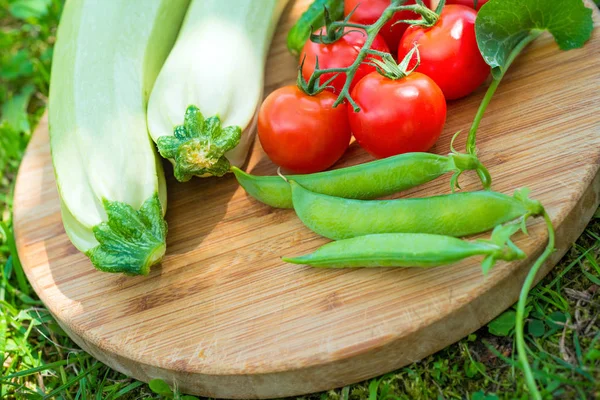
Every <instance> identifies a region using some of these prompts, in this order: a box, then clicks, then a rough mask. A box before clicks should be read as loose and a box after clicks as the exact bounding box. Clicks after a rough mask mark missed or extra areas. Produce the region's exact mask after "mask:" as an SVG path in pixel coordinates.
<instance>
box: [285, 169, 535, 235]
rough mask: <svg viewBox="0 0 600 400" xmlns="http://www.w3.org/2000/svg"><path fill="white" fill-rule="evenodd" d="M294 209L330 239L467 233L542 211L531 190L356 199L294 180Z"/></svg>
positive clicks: (483, 230)
mask: <svg viewBox="0 0 600 400" xmlns="http://www.w3.org/2000/svg"><path fill="white" fill-rule="evenodd" d="M289 182H290V186H291V188H292V199H293V203H294V210H296V214H297V215H298V217H299V218H300V219H301V220H302V222H303V223H304V224H305V225H306V226H307V227H308V228H310V229H311V230H312V231H313V232H315V233H318V234H319V235H321V236H325V237H327V238H329V239H334V240H338V239H347V238H352V237H356V236H364V235H370V234H375V233H430V234H437V235H448V236H455V237H461V236H467V235H473V234H476V233H481V232H485V231H489V230H490V229H492V228H494V227H495V226H497V225H499V224H502V223H505V222H508V221H512V220H514V219H517V218H519V217H524V216H529V215H539V214H541V213H542V212H543V208H542V205H541V204H540V202H539V201H536V200H531V199H529V198H528V197H527V194H528V192H529V190H528V189H522V190H520V191H517V192H515V195H514V196H513V197H511V196H507V195H505V194H502V193H497V192H492V191H479V192H465V193H455V194H449V195H443V196H434V197H425V198H417V199H396V200H370V201H365V200H353V199H344V198H341V197H334V196H328V195H324V194H319V193H315V192H312V191H310V190H308V189H306V188H304V187H302V186H300V185H299V184H298V183H296V182H295V181H292V180H290V181H289Z"/></svg>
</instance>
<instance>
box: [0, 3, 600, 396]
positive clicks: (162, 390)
mask: <svg viewBox="0 0 600 400" xmlns="http://www.w3.org/2000/svg"><path fill="white" fill-rule="evenodd" d="M61 3H62V1H61V0H0V271H1V272H0V311H1V312H0V366H1V369H0V371H1V372H2V373H1V374H0V398H2V399H73V400H76V399H149V398H179V399H191V398H192V397H191V396H183V395H181V394H179V393H173V392H172V391H171V389H170V388H168V386H166V385H165V384H164V383H163V382H160V381H154V382H151V384H150V385H147V384H145V383H142V382H138V381H136V380H133V379H130V378H128V377H126V376H124V375H122V374H120V373H118V372H116V371H113V370H111V369H110V368H108V367H106V366H105V365H103V364H102V363H100V362H98V361H97V360H95V359H94V358H93V357H92V356H90V355H88V354H86V353H85V352H83V351H82V350H80V349H79V348H78V347H77V346H76V345H75V344H74V343H73V342H72V341H71V340H70V339H69V338H68V337H67V336H66V334H65V333H64V332H63V331H62V330H61V329H60V327H59V326H58V325H57V324H56V322H55V321H54V320H53V318H52V316H51V315H50V314H49V313H48V311H47V310H46V308H45V307H44V305H43V304H42V303H41V302H40V301H39V300H38V299H37V297H36V295H35V293H34V292H33V290H32V289H31V287H30V286H29V284H28V282H27V280H26V278H25V276H24V274H23V271H22V268H21V265H20V264H19V259H18V256H17V254H16V251H15V246H14V240H13V237H12V231H11V206H12V204H11V195H12V190H13V185H14V177H15V173H16V170H17V167H18V165H19V161H20V159H21V157H22V155H23V151H24V149H25V147H26V145H27V142H28V140H29V137H30V134H31V131H32V128H33V127H34V126H35V125H36V124H37V122H38V120H39V119H40V117H41V115H42V114H43V112H44V110H45V107H46V103H47V96H48V84H49V71H50V62H51V57H52V44H53V43H54V35H55V31H56V24H57V21H58V18H59V14H60V9H61V5H62V4H61ZM599 256H600V212H598V213H597V214H596V218H595V219H593V220H592V222H591V223H590V224H589V225H588V227H587V229H586V231H585V232H584V234H583V235H582V236H581V237H580V238H579V239H578V240H577V243H576V244H575V245H574V246H573V247H572V248H571V249H570V251H569V252H568V253H567V255H566V256H565V257H564V258H563V259H562V260H561V262H560V263H559V264H558V265H557V267H556V268H555V269H554V270H553V271H552V272H551V273H550V274H549V275H548V276H547V277H546V278H545V279H544V280H543V282H542V284H541V285H538V286H537V287H536V288H535V289H533V290H532V292H531V294H530V296H529V298H528V303H527V309H526V312H527V314H528V315H527V322H526V341H527V343H528V346H529V349H530V354H529V358H530V361H531V362H532V363H533V368H534V375H535V377H536V379H537V381H538V383H539V385H540V387H541V388H542V389H543V390H544V395H545V396H546V397H547V398H564V399H574V398H581V399H586V398H600V316H599V314H600V296H599V294H598V291H599V290H600V257H599ZM514 315H515V311H514V309H510V310H508V311H506V312H505V313H504V314H502V315H501V316H499V317H498V318H496V320H494V321H493V322H492V323H490V324H489V325H488V326H486V327H483V328H482V329H480V330H479V331H477V332H475V333H474V334H472V335H469V336H468V337H466V338H464V339H462V340H461V341H460V342H458V343H456V344H453V345H451V346H449V347H447V348H446V349H444V350H442V351H440V352H438V353H436V354H434V355H431V356H429V357H427V358H425V359H424V360H421V361H420V362H417V363H414V364H412V365H410V366H407V367H405V368H402V369H400V370H398V371H395V372H393V373H390V374H387V375H385V376H383V377H379V378H377V379H372V380H369V381H366V382H362V383H359V384H355V385H351V386H348V387H345V388H343V389H338V390H332V391H328V392H324V393H319V394H313V395H309V396H304V397H301V398H299V399H307V400H313V399H314V400H316V399H323V400H325V399H332V400H333V399H344V400H345V399H369V400H371V399H373V400H374V399H382V400H384V399H472V400H484V399H485V400H492V399H513V398H522V399H526V398H528V394H527V391H526V389H525V384H524V378H523V374H522V372H521V371H520V369H519V367H518V364H517V362H516V354H515V350H514Z"/></svg>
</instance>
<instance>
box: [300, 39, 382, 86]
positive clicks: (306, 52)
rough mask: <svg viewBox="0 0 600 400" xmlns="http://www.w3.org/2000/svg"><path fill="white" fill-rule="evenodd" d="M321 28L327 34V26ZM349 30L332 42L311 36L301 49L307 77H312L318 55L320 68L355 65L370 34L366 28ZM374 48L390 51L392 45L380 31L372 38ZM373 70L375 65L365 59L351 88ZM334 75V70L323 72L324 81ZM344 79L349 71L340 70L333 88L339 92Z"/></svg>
mask: <svg viewBox="0 0 600 400" xmlns="http://www.w3.org/2000/svg"><path fill="white" fill-rule="evenodd" d="M322 30H323V34H325V33H326V29H325V28H322ZM319 31H321V30H319ZM347 31H351V32H348V33H346V34H344V36H342V37H341V38H340V39H339V40H337V41H335V42H334V43H330V44H323V43H314V42H312V41H311V40H307V41H306V43H305V44H304V48H303V49H302V52H301V53H300V63H302V60H304V68H303V69H302V76H303V77H304V79H306V80H308V79H310V76H311V75H312V73H313V72H314V70H315V63H316V59H317V57H318V58H319V68H320V69H327V68H344V67H348V66H350V65H352V63H353V62H354V61H355V60H356V56H357V55H358V53H359V51H360V49H361V48H362V46H363V44H365V40H366V39H367V34H366V33H365V31H364V30H358V29H356V28H345V31H344V32H347ZM371 48H372V49H373V50H379V51H385V52H389V48H388V47H387V45H386V44H385V41H384V40H383V38H382V37H381V36H379V35H377V36H376V37H375V40H373V45H372V46H371ZM305 57H306V58H305ZM368 58H369V57H367V58H366V59H365V61H367V60H368ZM375 58H379V57H375ZM373 71H375V67H373V66H371V65H369V64H367V63H366V62H363V63H362V64H361V65H360V66H359V67H358V70H357V71H356V74H355V75H354V79H353V80H352V84H351V86H350V89H351V90H352V88H353V87H354V85H355V84H356V82H358V81H359V80H360V79H361V78H362V77H363V76H365V75H367V74H368V73H370V72H373ZM334 75H335V74H333V73H329V74H324V75H322V76H321V83H323V82H326V81H327V80H328V79H330V78H331V77H333V76H334ZM345 81H346V74H343V73H342V74H339V75H338V76H337V78H335V79H334V80H333V82H331V84H330V85H331V86H333V88H334V90H333V91H334V92H335V93H339V92H340V91H341V89H342V88H343V87H344V83H345Z"/></svg>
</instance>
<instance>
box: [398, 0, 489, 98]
mask: <svg viewBox="0 0 600 400" xmlns="http://www.w3.org/2000/svg"><path fill="white" fill-rule="evenodd" d="M476 18H477V11H475V10H473V9H472V8H469V7H465V6H457V5H451V6H446V7H444V9H443V10H442V13H441V15H440V18H439V20H438V21H437V23H436V24H435V25H434V26H433V27H431V28H425V27H421V26H416V25H413V26H411V27H410V28H408V29H407V30H406V32H405V33H404V36H402V40H401V41H400V47H399V48H398V58H399V59H402V58H403V57H404V56H406V54H408V52H409V51H410V50H412V48H413V47H414V44H415V43H417V44H418V45H419V53H420V55H421V64H420V65H419V67H418V68H417V71H418V72H422V73H424V74H425V75H427V76H429V77H430V78H431V79H433V80H434V81H435V83H437V84H438V86H439V87H440V88H441V89H442V91H443V92H444V96H446V99H447V100H454V99H459V98H461V97H464V96H467V95H469V94H471V93H472V92H473V91H474V90H475V89H477V88H478V87H479V86H480V85H481V84H482V83H483V82H484V81H485V80H486V78H487V76H488V75H489V73H490V66H489V65H487V64H486V62H485V61H484V60H483V57H482V56H481V53H480V52H479V47H477V40H476V39H475V19H476ZM415 60H416V56H414V57H413V65H414V62H416V61H415Z"/></svg>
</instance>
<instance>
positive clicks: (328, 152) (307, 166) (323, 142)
mask: <svg viewBox="0 0 600 400" xmlns="http://www.w3.org/2000/svg"><path fill="white" fill-rule="evenodd" d="M336 99H337V96H336V95H334V94H333V93H331V92H328V91H323V92H321V93H319V94H316V95H314V96H309V95H307V94H306V93H304V92H303V91H302V90H300V89H298V87H296V86H295V85H290V86H284V87H282V88H280V89H277V90H275V91H274V92H273V93H271V94H270V95H269V96H268V97H267V98H266V99H265V101H264V102H263V104H262V106H261V108H260V111H259V114H258V137H259V139H260V143H261V145H262V147H263V149H264V151H265V153H267V155H268V156H269V158H270V159H271V160H272V161H273V162H274V163H275V164H277V165H279V166H280V167H282V168H285V169H286V170H289V171H291V172H294V173H299V174H308V173H312V172H318V171H323V170H324V169H327V168H329V167H331V166H332V165H333V164H334V163H335V162H336V161H337V160H339V159H340V157H341V156H342V155H343V154H344V152H345V151H346V149H347V148H348V144H349V143H350V137H351V134H350V125H349V123H348V111H347V106H346V104H345V103H342V104H340V105H339V106H337V107H336V108H333V103H334V102H335V100H336Z"/></svg>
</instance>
